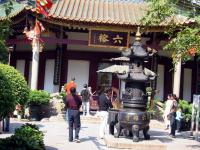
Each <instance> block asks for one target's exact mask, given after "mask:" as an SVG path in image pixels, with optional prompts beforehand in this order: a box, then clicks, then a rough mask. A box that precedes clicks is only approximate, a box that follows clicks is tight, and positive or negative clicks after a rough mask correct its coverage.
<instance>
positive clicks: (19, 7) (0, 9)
mask: <svg viewBox="0 0 200 150" xmlns="http://www.w3.org/2000/svg"><path fill="white" fill-rule="evenodd" d="M25 7H26V5H25V4H20V3H17V2H13V9H12V11H11V13H10V15H9V17H14V16H16V15H17V14H19V13H21V12H22V11H23V10H25ZM5 17H6V13H5V8H4V5H3V4H1V5H0V20H2V19H4V18H5Z"/></svg>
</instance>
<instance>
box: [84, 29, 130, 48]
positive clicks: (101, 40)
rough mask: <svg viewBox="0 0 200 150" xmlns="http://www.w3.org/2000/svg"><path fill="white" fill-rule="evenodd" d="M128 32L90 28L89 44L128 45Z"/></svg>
mask: <svg viewBox="0 0 200 150" xmlns="http://www.w3.org/2000/svg"><path fill="white" fill-rule="evenodd" d="M129 37H130V34H129V32H120V31H105V30H90V32H89V43H88V45H89V46H96V47H111V48H112V47H116V48H117V47H128V45H129Z"/></svg>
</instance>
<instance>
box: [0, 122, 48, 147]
mask: <svg viewBox="0 0 200 150" xmlns="http://www.w3.org/2000/svg"><path fill="white" fill-rule="evenodd" d="M43 138H44V135H43V133H42V132H41V131H39V129H38V127H37V126H36V125H32V124H26V125H23V126H22V127H20V128H19V129H16V130H15V134H14V135H13V136H11V137H8V138H6V139H0V149H1V150H45V145H44V142H43Z"/></svg>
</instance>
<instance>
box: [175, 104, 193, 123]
mask: <svg viewBox="0 0 200 150" xmlns="http://www.w3.org/2000/svg"><path fill="white" fill-rule="evenodd" d="M178 107H179V108H181V110H182V116H183V119H184V120H185V121H186V122H190V120H191V118H192V104H189V103H188V101H186V100H179V105H178Z"/></svg>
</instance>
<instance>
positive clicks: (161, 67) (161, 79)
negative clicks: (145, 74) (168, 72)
mask: <svg viewBox="0 0 200 150" xmlns="http://www.w3.org/2000/svg"><path fill="white" fill-rule="evenodd" d="M158 75H159V76H158V77H157V87H156V89H157V90H159V93H157V94H156V95H155V99H160V100H163V98H164V65H158Z"/></svg>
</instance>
